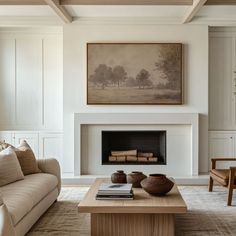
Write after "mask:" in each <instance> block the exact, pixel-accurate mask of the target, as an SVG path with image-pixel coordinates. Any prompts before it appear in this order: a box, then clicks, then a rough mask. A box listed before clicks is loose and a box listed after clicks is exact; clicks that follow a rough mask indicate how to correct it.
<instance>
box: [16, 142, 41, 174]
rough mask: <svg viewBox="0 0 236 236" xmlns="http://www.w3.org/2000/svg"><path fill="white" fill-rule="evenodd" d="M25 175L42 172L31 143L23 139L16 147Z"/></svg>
mask: <svg viewBox="0 0 236 236" xmlns="http://www.w3.org/2000/svg"><path fill="white" fill-rule="evenodd" d="M14 151H15V152H16V155H17V158H18V160H19V163H20V166H21V169H22V171H23V173H24V175H30V174H35V173H40V172H41V170H40V169H39V168H38V164H37V161H36V158H35V155H34V152H33V150H32V149H31V148H30V146H29V144H28V143H27V142H26V141H25V140H22V141H21V142H20V145H19V146H18V147H17V148H14Z"/></svg>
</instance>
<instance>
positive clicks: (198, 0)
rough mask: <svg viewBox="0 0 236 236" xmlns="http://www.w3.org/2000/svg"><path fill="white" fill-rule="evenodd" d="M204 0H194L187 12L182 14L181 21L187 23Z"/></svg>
mask: <svg viewBox="0 0 236 236" xmlns="http://www.w3.org/2000/svg"><path fill="white" fill-rule="evenodd" d="M206 1H207V0H194V1H193V5H192V6H191V7H190V8H189V10H188V12H187V14H186V15H185V16H184V19H183V23H189V22H190V21H191V20H192V19H193V17H194V16H195V15H196V14H197V13H198V11H199V10H200V9H201V8H202V6H203V5H204V4H205V3H206Z"/></svg>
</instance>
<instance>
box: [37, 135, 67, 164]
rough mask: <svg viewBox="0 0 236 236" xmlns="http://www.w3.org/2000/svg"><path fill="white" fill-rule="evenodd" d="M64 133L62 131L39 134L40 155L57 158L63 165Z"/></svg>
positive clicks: (41, 156)
mask: <svg viewBox="0 0 236 236" xmlns="http://www.w3.org/2000/svg"><path fill="white" fill-rule="evenodd" d="M62 154H63V135H62V134H61V133H43V134H40V135H39V157H40V158H55V159H57V160H58V161H59V163H60V164H61V166H62Z"/></svg>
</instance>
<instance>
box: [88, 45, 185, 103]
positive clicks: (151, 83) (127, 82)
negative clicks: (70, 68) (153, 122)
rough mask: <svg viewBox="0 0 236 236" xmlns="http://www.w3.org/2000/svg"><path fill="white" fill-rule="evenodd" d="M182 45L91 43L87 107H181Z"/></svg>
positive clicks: (89, 46)
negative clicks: (150, 105)
mask: <svg viewBox="0 0 236 236" xmlns="http://www.w3.org/2000/svg"><path fill="white" fill-rule="evenodd" d="M182 60H183V58H182V44H181V43H88V44H87V104H160V105H161V104H165V105H168V104H170V105H175V104H176V105H177V104H182V97H183V94H182V93H183V92H182V80H183V79H182V77H183V71H182V64H183V62H182Z"/></svg>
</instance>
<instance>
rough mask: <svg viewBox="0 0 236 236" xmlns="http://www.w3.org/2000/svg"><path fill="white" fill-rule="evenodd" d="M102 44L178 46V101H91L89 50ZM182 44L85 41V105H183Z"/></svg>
mask: <svg viewBox="0 0 236 236" xmlns="http://www.w3.org/2000/svg"><path fill="white" fill-rule="evenodd" d="M104 45H108V46H111V45H116V46H117V45H121V46H124V45H135V46H139V45H140V46H143V45H151V46H157V45H158V46H160V45H164V46H166V45H171V46H176V47H179V48H180V49H179V51H180V56H179V62H178V63H179V70H180V72H179V73H180V74H179V76H178V80H179V89H180V91H179V93H178V101H177V100H176V101H175V102H160V101H154V102H145V101H137V102H129V101H125V102H124V101H122V102H120V101H117V102H110V101H105V102H104V101H102V102H101V101H99V99H98V100H96V102H94V101H91V99H90V94H91V91H89V90H90V86H89V83H90V82H89V78H90V76H91V75H90V71H89V68H90V57H89V50H90V47H91V46H104ZM183 55H184V44H183V43H179V42H174V43H173V42H170V43H169V42H165V43H162V42H92V43H90V42H88V43H87V83H86V84H87V99H86V100H87V105H183V104H184V96H183V89H184V68H183V62H184V56H183Z"/></svg>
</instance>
